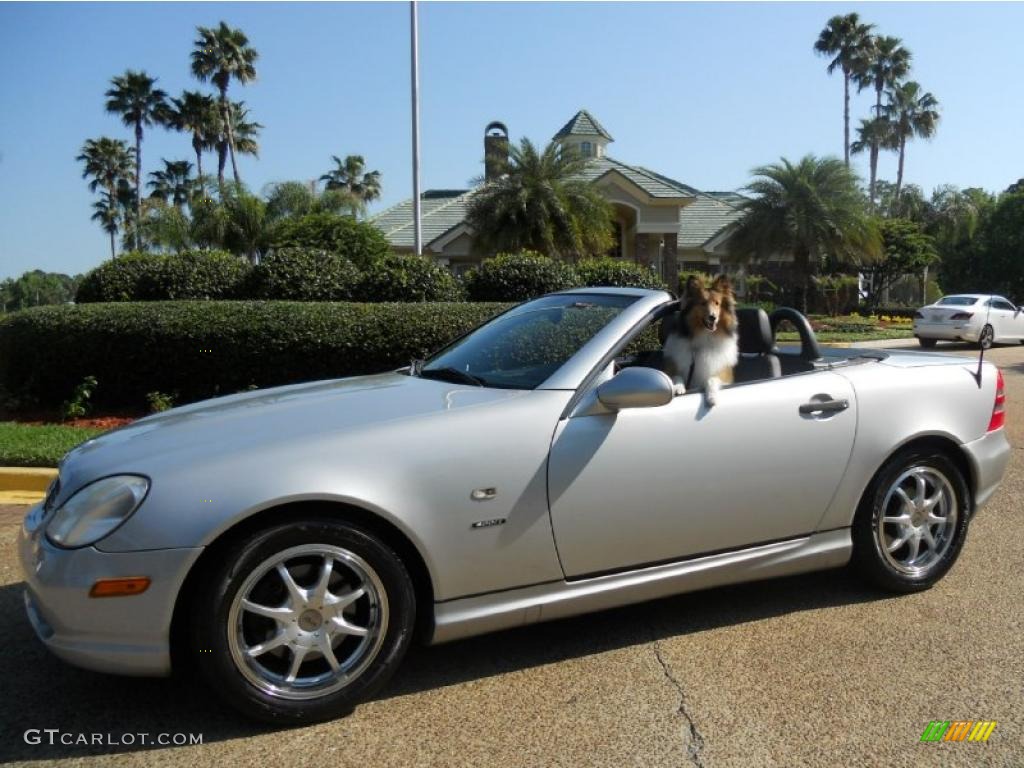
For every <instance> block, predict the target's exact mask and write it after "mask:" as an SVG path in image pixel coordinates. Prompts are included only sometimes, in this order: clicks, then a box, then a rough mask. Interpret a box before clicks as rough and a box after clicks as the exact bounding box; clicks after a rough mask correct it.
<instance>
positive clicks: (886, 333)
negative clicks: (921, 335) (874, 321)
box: [776, 328, 914, 342]
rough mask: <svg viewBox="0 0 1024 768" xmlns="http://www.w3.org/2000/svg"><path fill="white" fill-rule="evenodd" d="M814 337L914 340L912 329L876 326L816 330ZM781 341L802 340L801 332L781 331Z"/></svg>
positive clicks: (827, 339) (840, 339)
mask: <svg viewBox="0 0 1024 768" xmlns="http://www.w3.org/2000/svg"><path fill="white" fill-rule="evenodd" d="M814 337H815V338H816V339H817V340H818V341H825V342H836V341H849V342H855V341H878V340H880V339H910V340H911V341H913V339H914V332H913V331H912V330H909V329H908V330H901V329H899V328H876V329H872V330H864V331H815V333H814ZM776 338H777V339H778V340H779V341H786V342H789V341H800V334H798V333H797V332H796V331H780V332H779V334H778V336H777V337H776Z"/></svg>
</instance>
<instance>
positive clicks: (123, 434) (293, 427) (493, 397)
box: [59, 373, 527, 501]
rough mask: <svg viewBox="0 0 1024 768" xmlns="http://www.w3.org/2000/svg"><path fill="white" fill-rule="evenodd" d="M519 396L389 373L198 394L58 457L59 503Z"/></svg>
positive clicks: (519, 394) (519, 391) (507, 390)
mask: <svg viewBox="0 0 1024 768" xmlns="http://www.w3.org/2000/svg"><path fill="white" fill-rule="evenodd" d="M524 394H527V392H525V391H522V390H509V389H492V388H484V387H475V386H469V385H462V384H452V383H448V382H442V381H436V380H429V379H420V378H416V377H412V376H407V375H404V374H398V373H389V374H380V375H374V376H358V377H353V378H347V379H334V380H330V381H318V382H311V383H306V384H295V385H290V386H284V387H275V388H273V389H264V390H256V391H253V392H246V393H242V394H238V395H230V396H227V397H220V398H215V399H212V400H204V401H202V402H198V403H193V404H192V405H187V406H184V407H181V408H175V409H172V410H170V411H166V412H164V413H160V414H156V415H153V416H148V417H146V418H144V419H140V420H138V421H136V422H133V423H132V424H129V425H127V426H125V427H121V428H120V429H116V430H114V431H112V432H107V433H105V434H103V435H100V436H99V437H96V438H94V439H92V440H89V441H87V442H85V443H83V444H82V445H80V446H78V447H77V448H75V449H74V450H73V451H71V452H70V453H69V454H68V455H67V456H66V457H65V458H64V460H63V461H62V462H61V494H60V496H61V498H60V499H59V501H63V497H65V496H66V494H68V493H71V492H73V491H74V490H77V488H78V487H80V486H81V485H82V484H84V483H86V482H90V481H92V480H94V479H96V478H98V477H102V476H104V475H109V474H114V473H118V472H139V473H142V474H146V473H147V472H148V471H150V469H151V468H152V467H154V466H159V465H161V464H166V463H169V462H174V461H175V460H176V457H180V456H181V454H185V457H186V459H185V460H187V461H190V462H196V461H201V460H202V458H203V457H204V456H223V455H224V454H225V453H231V454H237V453H239V452H242V451H246V450H261V449H264V448H266V447H267V446H268V445H270V444H272V445H274V446H278V447H280V446H282V445H287V444H289V443H293V442H294V441H299V440H303V441H308V440H313V439H315V438H316V437H317V436H318V435H323V434H325V433H330V434H332V435H337V434H338V433H354V432H357V431H359V430H365V429H372V428H374V427H375V426H377V425H381V424H384V423H390V422H395V421H399V420H403V419H410V418H417V417H424V416H429V415H438V416H441V417H443V416H444V414H445V413H450V412H453V411H456V410H463V409H465V408H477V407H484V406H487V405H488V404H492V403H496V402H503V401H507V400H509V399H512V398H515V397H521V396H523V395H524Z"/></svg>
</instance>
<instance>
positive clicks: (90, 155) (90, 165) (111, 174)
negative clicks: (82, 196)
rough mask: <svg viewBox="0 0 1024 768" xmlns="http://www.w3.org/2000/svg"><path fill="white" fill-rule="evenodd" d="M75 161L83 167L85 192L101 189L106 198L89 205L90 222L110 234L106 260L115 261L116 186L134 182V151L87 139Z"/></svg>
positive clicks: (113, 142) (116, 143)
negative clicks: (88, 180)
mask: <svg viewBox="0 0 1024 768" xmlns="http://www.w3.org/2000/svg"><path fill="white" fill-rule="evenodd" d="M75 159H76V160H77V161H78V162H80V163H83V164H84V166H85V167H84V170H83V171H82V178H90V177H91V180H90V182H89V190H90V191H91V192H95V191H97V190H98V189H102V190H103V193H104V195H105V196H106V197H105V200H101V201H98V202H97V203H95V204H94V205H93V208H95V209H96V213H94V214H93V216H92V219H93V220H94V221H99V222H100V223H101V224H102V226H103V229H104V231H106V232H108V233H110V258H115V257H116V256H117V250H116V248H115V247H114V236H115V235H116V234H117V230H118V227H119V226H120V221H121V219H120V216H119V215H118V214H119V209H118V203H117V189H118V185H119V184H122V183H125V182H128V183H131V182H132V181H133V180H134V178H135V176H134V170H133V166H134V150H132V148H131V147H129V146H128V145H127V144H126V143H125V142H124V141H122V140H121V139H111V138H109V137H107V136H101V137H100V138H98V139H88V140H87V141H86V142H85V144H83V145H82V150H81V153H80V154H79V155H78V157H76V158H75ZM111 230H112V231H111Z"/></svg>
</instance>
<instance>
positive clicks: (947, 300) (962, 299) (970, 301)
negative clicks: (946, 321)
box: [938, 296, 978, 307]
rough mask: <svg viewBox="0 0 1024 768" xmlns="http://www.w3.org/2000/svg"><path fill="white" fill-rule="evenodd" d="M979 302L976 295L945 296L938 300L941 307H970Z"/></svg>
mask: <svg viewBox="0 0 1024 768" xmlns="http://www.w3.org/2000/svg"><path fill="white" fill-rule="evenodd" d="M977 303H978V299H977V297H975V296H943V297H942V298H941V299H939V301H938V306H940V307H943V306H945V307H970V306H972V305H974V304H977Z"/></svg>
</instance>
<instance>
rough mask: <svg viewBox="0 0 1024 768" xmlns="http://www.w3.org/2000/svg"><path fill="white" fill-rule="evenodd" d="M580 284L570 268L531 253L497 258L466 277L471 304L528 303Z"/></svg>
mask: <svg viewBox="0 0 1024 768" xmlns="http://www.w3.org/2000/svg"><path fill="white" fill-rule="evenodd" d="M578 285H579V276H578V275H577V274H576V271H575V270H574V269H573V268H572V267H571V266H570V265H568V264H566V263H564V262H561V261H555V260H554V259H549V258H548V257H547V256H542V255H541V254H539V253H534V252H532V251H523V252H522V253H516V254H502V255H500V256H496V257H495V258H493V259H488V260H487V261H485V262H484V263H483V264H481V265H480V268H479V269H476V270H473V271H472V272H470V273H469V274H467V275H466V292H467V293H468V294H469V298H470V300H471V301H525V300H527V299H533V298H536V297H537V296H542V295H544V294H545V293H551V292H552V291H562V290H565V289H566V288H573V287H575V286H578Z"/></svg>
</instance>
